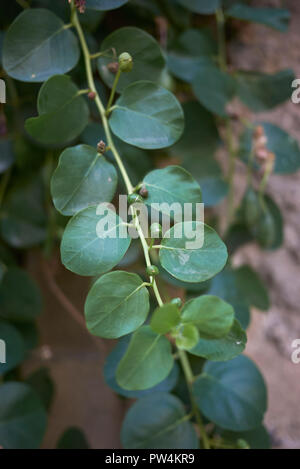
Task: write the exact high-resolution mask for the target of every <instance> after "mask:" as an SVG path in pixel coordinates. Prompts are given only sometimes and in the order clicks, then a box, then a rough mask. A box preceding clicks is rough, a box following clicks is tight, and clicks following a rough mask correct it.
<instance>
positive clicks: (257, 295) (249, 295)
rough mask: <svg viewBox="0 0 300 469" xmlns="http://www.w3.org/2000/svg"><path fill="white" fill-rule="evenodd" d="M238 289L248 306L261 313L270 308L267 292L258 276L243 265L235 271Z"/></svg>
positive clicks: (247, 266)
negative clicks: (259, 310)
mask: <svg viewBox="0 0 300 469" xmlns="http://www.w3.org/2000/svg"><path fill="white" fill-rule="evenodd" d="M236 275H237V283H238V288H239V290H240V292H241V295H242V296H244V298H245V299H246V301H247V302H248V303H249V305H252V306H255V307H256V308H258V309H261V310H262V311H266V310H268V309H269V308H270V299H269V295H268V291H267V289H266V288H265V286H264V284H263V282H262V280H261V279H260V277H259V275H258V274H257V273H256V272H255V271H254V270H253V269H252V268H251V267H250V266H249V265H243V266H241V267H239V268H238V269H237V270H236Z"/></svg>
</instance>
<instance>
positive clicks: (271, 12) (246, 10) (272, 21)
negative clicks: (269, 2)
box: [226, 4, 291, 32]
mask: <svg viewBox="0 0 300 469" xmlns="http://www.w3.org/2000/svg"><path fill="white" fill-rule="evenodd" d="M226 15H227V16H230V17H231V18H236V19H238V20H244V21H251V22H253V23H261V24H264V25H266V26H269V27H270V28H274V29H278V31H281V32H286V31H287V29H288V26H289V22H290V18H291V14H290V12H289V11H288V10H285V9H283V8H255V7H252V6H248V5H240V4H237V5H233V6H232V7H231V8H230V9H229V10H227V11H226Z"/></svg>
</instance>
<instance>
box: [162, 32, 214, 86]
mask: <svg viewBox="0 0 300 469" xmlns="http://www.w3.org/2000/svg"><path fill="white" fill-rule="evenodd" d="M215 55H217V46H216V42H215V41H214V39H213V37H212V35H211V33H210V31H208V30H198V29H188V30H187V31H184V32H183V33H182V34H181V35H180V36H179V37H178V38H177V39H176V40H175V42H174V43H173V44H171V47H170V50H169V51H168V56H167V65H168V67H169V70H170V71H171V73H172V74H173V75H175V76H176V77H177V78H180V79H181V80H184V81H186V82H188V83H191V82H192V81H193V79H194V77H195V75H196V74H197V71H198V68H199V66H201V65H203V64H207V63H208V64H211V63H212V60H213V56H215Z"/></svg>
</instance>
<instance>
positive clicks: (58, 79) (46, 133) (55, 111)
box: [25, 75, 89, 145]
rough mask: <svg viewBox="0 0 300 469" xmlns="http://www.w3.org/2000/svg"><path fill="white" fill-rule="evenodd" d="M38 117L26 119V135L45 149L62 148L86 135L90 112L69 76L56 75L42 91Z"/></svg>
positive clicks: (47, 82) (39, 99) (45, 84)
mask: <svg viewBox="0 0 300 469" xmlns="http://www.w3.org/2000/svg"><path fill="white" fill-rule="evenodd" d="M38 113H39V116H38V117H32V118H30V119H27V121H26V123H25V128H26V130H27V132H28V133H29V134H30V135H31V137H33V138H34V139H35V140H36V141H38V142H39V143H42V144H44V145H63V144H66V143H68V142H70V141H72V140H74V139H75V138H76V137H78V136H79V135H80V133H81V132H82V131H83V129H84V128H85V126H86V125H87V123H88V117H89V108H88V106H87V104H86V102H85V100H84V98H83V97H82V96H80V94H79V90H78V88H77V86H76V85H74V83H73V82H72V80H71V78H70V77H69V76H67V75H55V76H53V77H51V78H50V79H49V80H48V81H46V83H44V84H43V86H42V87H41V89H40V92H39V96H38Z"/></svg>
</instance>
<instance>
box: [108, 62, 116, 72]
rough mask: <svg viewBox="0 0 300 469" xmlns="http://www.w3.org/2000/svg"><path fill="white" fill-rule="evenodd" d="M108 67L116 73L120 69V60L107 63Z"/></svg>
mask: <svg viewBox="0 0 300 469" xmlns="http://www.w3.org/2000/svg"><path fill="white" fill-rule="evenodd" d="M107 69H108V70H109V71H110V72H111V73H114V74H116V73H117V71H118V70H119V64H118V62H110V63H109V64H107Z"/></svg>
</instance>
